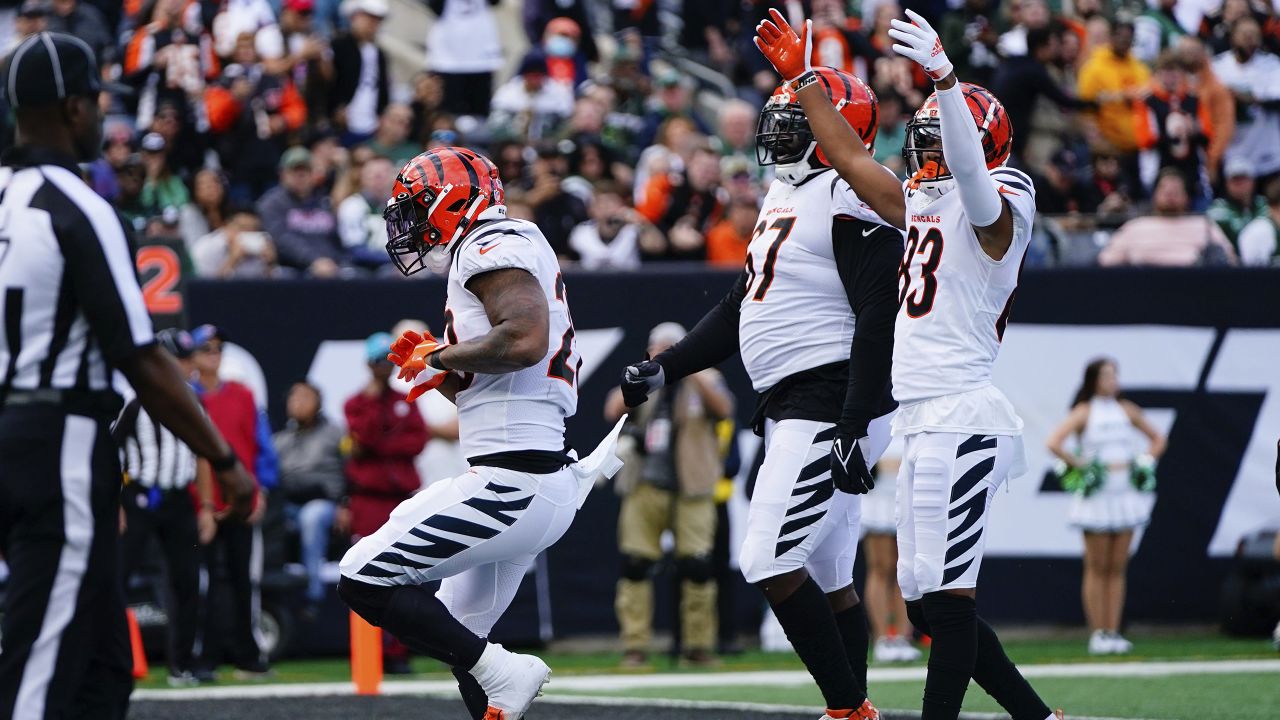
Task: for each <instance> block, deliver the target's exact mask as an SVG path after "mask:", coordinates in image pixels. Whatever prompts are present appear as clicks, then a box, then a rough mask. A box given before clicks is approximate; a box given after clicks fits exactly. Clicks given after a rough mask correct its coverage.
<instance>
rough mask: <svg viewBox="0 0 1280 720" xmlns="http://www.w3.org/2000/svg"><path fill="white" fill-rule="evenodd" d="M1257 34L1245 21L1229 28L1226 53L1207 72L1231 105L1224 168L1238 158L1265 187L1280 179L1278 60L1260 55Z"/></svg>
mask: <svg viewBox="0 0 1280 720" xmlns="http://www.w3.org/2000/svg"><path fill="white" fill-rule="evenodd" d="M1261 45H1262V28H1261V26H1259V25H1258V21H1257V20H1255V19H1253V17H1251V16H1245V17H1242V18H1240V19H1238V20H1236V22H1235V24H1234V25H1232V26H1231V49H1230V50H1228V51H1227V52H1224V53H1222V54H1221V55H1219V56H1217V57H1216V58H1214V59H1213V72H1214V74H1216V75H1217V76H1218V79H1219V80H1221V81H1222V84H1223V85H1226V86H1227V88H1228V89H1230V90H1231V93H1232V95H1234V96H1235V101H1236V132H1235V135H1233V136H1232V138H1231V144H1230V145H1228V146H1227V152H1226V155H1225V157H1224V161H1225V162H1228V163H1229V162H1231V161H1232V159H1233V158H1237V157H1240V158H1244V159H1245V160H1248V161H1250V162H1252V163H1253V167H1254V176H1255V177H1257V178H1258V179H1259V184H1260V185H1265V184H1266V180H1267V178H1268V177H1269V176H1272V175H1275V174H1277V173H1280V84H1277V83H1276V78H1277V77H1280V58H1278V57H1276V56H1275V55H1273V54H1271V53H1269V52H1267V51H1266V50H1263V49H1262V48H1261Z"/></svg>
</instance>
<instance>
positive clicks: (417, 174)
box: [382, 147, 506, 275]
mask: <svg viewBox="0 0 1280 720" xmlns="http://www.w3.org/2000/svg"><path fill="white" fill-rule="evenodd" d="M505 203H506V199H505V196H504V193H503V189H502V179H501V178H499V177H498V168H497V166H496V165H494V164H493V163H492V162H491V161H490V160H489V158H487V157H485V156H484V155H481V154H480V153H477V152H475V151H473V150H469V149H467V148H462V147H442V148H436V149H434V150H428V151H427V152H424V153H422V154H420V155H418V156H417V157H415V158H413V159H412V160H410V161H409V162H408V163H406V164H405V166H404V167H403V168H401V169H400V173H399V174H398V175H396V181H395V185H393V186H392V190H391V198H390V199H388V200H387V207H386V209H384V210H383V211H382V219H383V220H385V221H386V223H387V238H388V240H387V254H388V255H390V256H391V260H392V261H393V262H394V263H395V264H396V267H397V268H399V269H400V272H402V273H404V274H405V275H412V274H414V273H416V272H418V271H420V270H422V269H423V268H424V267H426V255H427V253H429V252H431V250H433V249H435V248H437V247H445V248H447V247H449V246H450V245H452V244H453V243H454V242H456V241H457V240H458V239H459V238H461V237H462V236H463V235H465V234H466V232H467V230H468V229H470V228H471V226H472V225H474V224H475V222H476V219H477V218H478V217H479V216H480V214H481V213H483V212H484V211H486V210H488V209H489V208H494V207H501V206H503V205H505Z"/></svg>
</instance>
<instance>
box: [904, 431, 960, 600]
mask: <svg viewBox="0 0 1280 720" xmlns="http://www.w3.org/2000/svg"><path fill="white" fill-rule="evenodd" d="M950 480H951V465H950V464H949V463H948V462H947V461H946V460H945V459H943V458H940V457H936V456H934V455H932V454H924V453H921V455H920V457H919V458H918V459H917V460H916V470H915V477H914V481H915V488H914V490H913V492H912V496H911V513H912V516H913V517H914V519H915V540H916V547H915V551H916V552H915V557H912V558H906V560H907V561H909V562H910V563H911V566H912V567H911V571H912V575H914V577H915V583H914V585H915V587H916V589H917V591H918V592H920V593H922V594H924V595H925V596H928V595H929V594H932V592H933V591H936V590H938V589H940V588H941V587H942V585H943V574H944V573H943V568H944V566H945V564H946V560H945V556H946V553H947V503H948V500H949V499H950V497H949V494H950V485H951V482H950Z"/></svg>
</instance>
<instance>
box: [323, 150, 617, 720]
mask: <svg viewBox="0 0 1280 720" xmlns="http://www.w3.org/2000/svg"><path fill="white" fill-rule="evenodd" d="M392 193H393V195H392V197H391V199H390V200H388V202H387V207H386V209H385V211H384V212H383V217H384V218H385V219H386V222H387V236H388V238H389V240H388V242H387V250H388V252H389V253H390V254H391V257H392V259H393V260H394V261H395V263H396V266H397V267H399V269H400V270H401V272H403V273H404V274H406V275H410V274H412V273H414V272H417V271H418V270H421V269H423V268H424V267H426V265H427V262H428V260H427V255H428V253H433V252H434V253H437V254H443V255H444V257H445V258H448V260H449V262H450V265H449V268H450V270H449V286H448V295H447V305H446V308H445V313H444V317H445V324H444V336H445V337H444V338H443V339H440V340H437V339H436V338H434V337H432V336H431V335H430V334H424V335H419V334H418V333H415V332H413V331H406V332H405V333H404V334H402V335H401V336H400V337H399V338H398V339H397V340H395V341H394V343H393V344H392V346H391V348H390V350H391V352H390V354H389V355H388V359H390V360H391V361H392V362H394V363H395V364H396V365H398V366H399V367H400V377H401V378H404V379H407V380H410V381H411V382H412V383H413V384H414V387H413V390H412V391H411V392H410V393H409V398H408V399H409V400H410V401H412V400H414V399H416V398H417V397H418V396H419V395H421V394H422V393H424V392H427V391H428V390H431V389H433V388H434V389H439V390H440V391H441V392H443V393H444V394H445V395H446V396H448V397H450V398H452V399H454V401H455V402H456V403H457V405H458V426H459V435H460V437H459V442H461V444H462V449H463V451H464V452H465V453H466V456H467V462H468V464H469V465H470V468H469V470H468V471H467V472H466V473H464V474H462V475H459V476H458V477H455V478H452V479H449V480H444V481H441V482H437V483H435V484H433V485H431V486H430V487H428V488H427V489H425V490H423V491H422V492H420V493H418V494H417V495H415V496H414V497H412V498H410V499H408V500H406V501H404V502H403V503H401V504H400V505H399V506H397V507H396V509H395V510H393V511H392V513H391V517H390V519H389V520H388V521H387V523H386V524H385V525H383V526H382V527H381V528H380V529H378V530H377V531H376V532H374V533H373V534H372V535H369V536H368V537H365V538H363V539H362V540H360V541H359V542H358V543H356V545H355V546H354V547H352V548H351V550H350V551H348V552H347V554H346V555H345V556H344V557H343V558H342V562H341V563H340V564H339V570H340V572H341V575H342V577H341V579H340V580H339V583H338V592H339V594H340V595H341V596H342V599H343V600H344V601H345V602H346V603H347V604H348V605H349V606H350V607H351V609H352V610H354V611H355V612H356V613H358V614H359V615H360V616H361V617H363V618H364V619H365V620H367V621H369V622H370V623H372V624H373V625H377V626H380V627H382V628H384V629H385V630H387V631H389V632H391V633H392V634H394V635H395V636H396V637H398V638H399V639H400V640H401V641H403V642H404V643H405V644H406V645H408V646H409V647H411V648H413V649H414V650H417V651H419V652H422V653H425V654H427V655H429V656H431V657H433V658H436V659H437V660H440V661H442V662H445V663H447V664H448V665H449V666H450V667H452V668H453V671H454V675H455V676H457V677H458V681H459V684H460V685H461V687H462V690H463V698H464V700H465V701H466V704H467V709H468V711H469V713H470V714H471V716H472V717H473V718H484V720H517V719H518V718H520V717H522V716H523V715H524V713H525V711H526V710H527V709H528V707H529V705H530V703H532V701H533V699H534V697H536V696H537V695H538V694H539V692H540V689H541V688H542V685H543V684H544V683H545V682H546V681H547V680H548V679H549V677H550V674H551V671H550V669H548V667H547V665H546V664H545V663H543V662H542V660H540V659H538V658H536V657H533V656H530V655H518V654H515V653H512V652H509V651H507V650H505V649H503V648H502V646H500V645H496V644H494V643H490V642H487V641H486V640H485V638H486V636H488V634H489V630H490V629H491V628H492V627H493V624H494V623H495V622H496V621H497V620H498V618H499V617H500V616H501V615H502V613H503V612H504V611H505V610H506V609H507V606H508V605H509V604H510V603H511V599H512V597H514V595H515V592H516V589H517V588H518V587H519V585H520V581H521V579H522V578H523V577H524V575H525V571H526V570H527V569H528V568H529V566H530V564H531V563H533V561H534V558H535V557H536V556H537V554H538V553H540V552H542V551H543V550H544V549H546V548H547V547H549V546H550V545H551V544H553V543H554V542H556V540H558V539H559V538H560V536H561V535H563V534H564V532H565V530H566V529H568V527H569V523H570V522H571V521H572V520H573V516H574V514H575V512H576V510H577V507H578V505H579V504H580V502H579V499H580V494H579V493H580V490H579V488H580V487H583V486H585V483H584V481H585V482H590V481H591V480H593V479H594V475H593V473H592V471H591V468H589V467H585V466H586V465H587V464H588V463H586V462H584V463H581V464H574V461H575V459H574V458H573V457H572V456H570V455H569V454H567V453H566V452H565V450H564V448H565V440H564V421H565V418H566V417H568V416H570V415H573V413H574V411H575V409H576V407H577V400H578V391H577V384H576V377H577V372H578V368H579V366H580V364H581V362H582V361H581V357H580V356H579V355H578V350H577V345H576V344H575V342H574V330H573V321H572V319H571V318H570V315H569V306H568V304H567V299H566V297H565V288H564V281H563V279H562V278H561V275H560V267H559V265H558V263H557V261H556V255H555V253H554V252H553V251H552V250H551V247H550V246H549V245H548V244H547V241H546V239H545V238H544V237H543V235H542V233H541V232H539V231H538V228H537V226H535V225H534V224H532V223H529V222H526V221H523V220H513V219H510V218H507V217H506V206H505V205H504V199H503V189H502V181H501V180H500V179H499V177H498V170H497V168H496V167H495V166H494V165H493V163H491V162H490V161H489V160H488V158H485V157H484V156H482V155H479V154H477V153H475V152H472V151H471V150H467V149H465V148H453V147H445V148H437V149H434V150H430V151H428V152H425V153H423V154H421V155H418V156H417V157H415V158H414V159H413V160H410V161H409V163H408V164H407V165H405V166H404V168H403V169H401V170H400V173H399V175H398V176H397V177H396V181H395V185H394V188H393V190H392ZM612 437H614V438H615V439H616V433H615V435H614V436H612ZM605 449H606V451H608V454H609V455H610V456H611V455H612V452H611V448H610V447H608V441H606V443H605ZM593 457H596V456H594V455H593ZM588 460H591V458H588ZM588 476H590V477H588ZM435 581H442V582H440V589H439V591H438V592H435V593H433V592H432V591H431V590H430V589H428V588H427V587H424V586H425V585H426V584H428V583H432V582H435Z"/></svg>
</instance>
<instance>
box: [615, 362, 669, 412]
mask: <svg viewBox="0 0 1280 720" xmlns="http://www.w3.org/2000/svg"><path fill="white" fill-rule="evenodd" d="M665 384H666V377H665V373H663V371H662V366H661V365H659V364H658V363H656V362H654V361H653V360H645V361H643V362H638V363H636V364H635V365H628V366H627V367H626V369H624V370H623V371H622V401H623V402H625V403H626V404H627V407H629V408H633V407H636V406H637V405H640V404H642V403H644V401H645V400H648V399H649V393H652V392H653V391H654V390H657V389H658V388H660V387H662V386H663V385H665Z"/></svg>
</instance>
